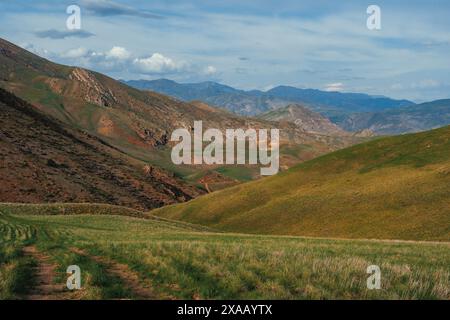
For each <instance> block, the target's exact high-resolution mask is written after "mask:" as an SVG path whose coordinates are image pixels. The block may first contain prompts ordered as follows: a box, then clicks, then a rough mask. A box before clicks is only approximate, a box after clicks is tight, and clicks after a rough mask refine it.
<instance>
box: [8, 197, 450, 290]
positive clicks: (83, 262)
mask: <svg viewBox="0 0 450 320" xmlns="http://www.w3.org/2000/svg"><path fill="white" fill-rule="evenodd" d="M25 207H26V206H21V207H19V208H16V209H14V208H13V206H12V205H8V206H7V208H6V207H5V206H3V207H2V209H1V208H0V210H1V212H2V213H1V214H0V299H20V298H27V297H28V294H27V292H29V291H30V288H32V287H33V286H34V285H35V284H34V281H35V278H36V274H35V273H36V266H37V265H39V264H40V263H42V261H39V260H36V259H34V258H33V257H29V256H27V255H25V254H24V251H23V248H24V247H29V246H34V247H35V248H36V249H37V250H38V251H39V252H41V253H43V254H45V255H46V256H47V257H48V261H47V262H48V263H51V264H54V265H55V270H56V271H55V274H54V277H53V278H52V282H54V283H55V284H56V285H57V286H60V287H61V288H63V287H64V284H65V281H66V274H65V270H66V268H67V266H69V265H73V264H76V265H78V266H79V267H80V268H81V276H82V290H79V291H76V292H65V291H63V292H62V293H60V295H56V296H54V298H62V299H65V298H76V299H122V298H125V299H136V298H143V295H142V290H147V293H148V295H146V296H145V298H149V297H150V298H154V299H180V298H186V299H222V298H226V299H260V298H267V299H351V298H352V299H449V298H450V291H449V290H450V283H449V281H450V279H449V277H450V273H449V269H448V266H449V265H450V244H448V243H418V242H398V241H397V242H395V241H367V240H333V239H311V238H299V237H276V236H255V235H241V234H224V233H214V232H211V231H202V230H203V229H202V228H196V227H195V226H192V225H188V224H183V223H176V222H171V221H160V220H157V219H143V218H135V217H129V216H128V213H125V214H126V216H123V215H108V214H107V212H106V211H105V210H103V214H100V215H86V214H80V212H82V209H80V208H78V209H74V208H72V209H71V210H67V211H66V215H55V213H58V212H57V211H56V209H55V208H53V209H52V210H53V211H52V210H50V211H52V212H53V214H52V215H42V214H37V215H31V214H30V213H31V212H33V207H34V206H27V207H28V208H25ZM39 210H40V211H41V213H42V207H40V208H37V211H38V212H39ZM5 211H6V212H9V213H6V212H5ZM68 212H71V213H73V215H69V214H67V213H68ZM12 213H14V214H12ZM116 214H119V212H117V211H116ZM372 264H375V265H379V266H380V268H381V272H382V278H381V279H382V280H381V289H380V290H368V289H367V287H366V279H367V277H368V276H369V275H368V274H366V268H367V266H369V265H372ZM114 266H115V267H114ZM117 269H120V270H119V271H120V272H117ZM130 279H131V280H130ZM139 287H141V288H140V289H139ZM142 288H144V289H142Z"/></svg>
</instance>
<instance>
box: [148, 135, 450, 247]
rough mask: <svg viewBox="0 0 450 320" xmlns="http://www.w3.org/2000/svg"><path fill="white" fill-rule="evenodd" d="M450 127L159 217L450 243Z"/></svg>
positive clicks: (373, 146)
mask: <svg viewBox="0 0 450 320" xmlns="http://www.w3.org/2000/svg"><path fill="white" fill-rule="evenodd" d="M449 194H450V127H445V128H441V129H437V130H433V131H428V132H424V133H418V134H412V135H403V136H396V137H388V138H382V139H378V140H375V141H371V142H368V143H364V144H361V145H357V146H354V147H351V148H347V149H344V150H340V151H337V152H334V153H331V154H328V155H325V156H322V157H319V158H317V159H314V160H312V161H309V162H306V163H304V164H301V165H298V166H296V167H294V168H291V169H290V170H288V171H286V172H283V173H281V174H279V175H277V176H274V177H270V178H266V179H263V180H260V181H255V182H250V183H247V184H243V185H239V186H236V187H233V188H230V189H226V190H222V191H218V192H215V193H212V194H209V195H206V196H204V197H200V198H197V199H195V200H193V201H190V202H188V203H184V204H180V205H175V206H169V207H164V208H161V209H157V210H155V211H152V214H155V215H160V216H163V217H168V218H172V219H179V220H184V221H189V222H192V223H198V224H203V225H207V226H210V227H213V228H217V229H221V230H225V231H234V232H246V233H264V234H285V235H303V236H319V237H342V238H379V239H408V240H450V224H449V222H450V197H449Z"/></svg>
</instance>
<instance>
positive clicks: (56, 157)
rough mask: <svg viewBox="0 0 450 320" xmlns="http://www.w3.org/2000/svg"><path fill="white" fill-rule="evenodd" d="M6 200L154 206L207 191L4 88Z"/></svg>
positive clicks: (1, 171) (1, 131) (0, 105)
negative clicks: (121, 149) (201, 190)
mask: <svg viewBox="0 0 450 320" xmlns="http://www.w3.org/2000/svg"><path fill="white" fill-rule="evenodd" d="M0 158H1V161H0V176H1V178H2V183H1V184H0V202H25V203H42V202H97V203H108V204H116V205H122V206H128V207H133V208H136V209H150V208H155V207H160V206H163V205H166V204H171V203H176V202H182V201H186V200H189V199H192V198H194V197H196V196H198V195H199V194H201V193H202V192H200V191H199V190H198V189H196V188H193V187H190V186H188V185H186V184H184V183H182V182H180V181H179V180H178V179H175V178H174V177H173V176H172V175H171V174H169V173H167V172H165V171H163V170H161V169H158V168H155V167H152V166H149V165H146V164H145V163H143V162H139V161H136V160H134V159H132V158H130V157H128V156H127V155H125V154H123V153H122V152H120V151H119V150H117V149H116V148H114V147H112V146H111V145H109V144H108V143H106V142H104V141H102V140H100V139H99V138H97V137H94V136H92V135H90V134H88V133H86V132H82V131H79V130H76V129H73V128H71V127H69V126H67V125H65V124H63V123H62V122H60V121H58V120H56V119H53V118H51V117H50V116H48V115H45V114H43V113H42V112H40V111H38V110H37V109H36V108H35V107H34V106H32V105H30V104H28V103H26V102H25V101H23V100H21V99H19V98H17V97H16V96H14V95H13V94H11V93H9V92H7V91H5V90H3V89H0Z"/></svg>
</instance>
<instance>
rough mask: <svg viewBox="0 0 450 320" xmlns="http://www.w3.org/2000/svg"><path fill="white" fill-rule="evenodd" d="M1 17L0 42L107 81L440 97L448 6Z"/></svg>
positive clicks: (306, 2)
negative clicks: (70, 25) (73, 22)
mask: <svg viewBox="0 0 450 320" xmlns="http://www.w3.org/2000/svg"><path fill="white" fill-rule="evenodd" d="M73 4H75V5H78V6H79V7H80V9H81V29H79V30H75V31H70V30H68V29H67V26H66V20H67V18H68V17H69V14H67V12H66V10H67V7H68V6H69V5H73ZM371 4H376V5H378V6H379V7H380V8H381V30H369V29H368V28H367V26H366V20H367V18H368V16H369V15H368V14H367V12H366V10H367V7H368V6H369V5H371ZM0 19H1V21H2V23H1V27H0V37H2V38H5V39H7V40H9V41H11V42H14V43H16V44H18V45H20V46H22V47H24V48H27V49H28V50H30V51H33V52H35V53H37V54H39V55H41V56H44V57H46V58H48V59H51V60H53V61H57V62H60V63H64V64H70V65H77V66H82V67H86V68H90V69H94V70H97V71H100V72H103V73H106V74H108V75H110V76H112V77H114V78H122V79H158V78H169V79H174V80H177V81H180V82H197V81H206V80H212V81H218V82H221V83H224V84H228V85H231V86H234V87H238V88H242V89H263V90H264V89H268V88H271V87H273V86H276V85H280V84H284V85H292V86H297V87H302V88H318V89H322V90H335V91H345V92H366V93H369V94H374V95H386V96H391V97H395V98H407V99H411V100H415V101H418V102H420V101H426V100H433V99H438V98H450V1H448V0H439V1H433V0H428V1H425V0H423V1H417V0H410V1H399V0H387V1H379V0H370V1H364V0H354V1H352V0H346V1H331V0H330V1H323V0H303V1H299V0H277V1H275V0H273V1H271V0H267V1H266V0H226V1H212V0H184V1H181V0H171V1H167V0H166V1H162V0H147V1H145V0H128V1H122V0H115V1H109V0H80V1H76V0H73V1H64V0H62V1H61V0H58V1H56V0H54V1H51V0H47V1H43V0H42V1H41V0H34V1H29V0H15V1H9V0H0Z"/></svg>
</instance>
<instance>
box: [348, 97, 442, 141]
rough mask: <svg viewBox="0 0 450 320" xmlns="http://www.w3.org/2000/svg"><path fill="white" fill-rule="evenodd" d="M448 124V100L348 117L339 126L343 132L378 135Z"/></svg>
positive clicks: (421, 129)
mask: <svg viewBox="0 0 450 320" xmlns="http://www.w3.org/2000/svg"><path fill="white" fill-rule="evenodd" d="M448 124H450V99H444V100H436V101H432V102H426V103H422V104H417V105H412V106H408V107H401V108H396V109H390V110H385V111H382V112H366V113H356V114H352V115H349V116H348V117H347V118H346V119H345V120H344V121H343V122H342V123H341V126H342V128H344V129H345V130H349V131H359V130H364V129H368V130H371V131H373V132H376V133H378V134H401V133H407V132H418V131H424V130H429V129H434V128H439V127H442V126H445V125H448Z"/></svg>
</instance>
